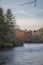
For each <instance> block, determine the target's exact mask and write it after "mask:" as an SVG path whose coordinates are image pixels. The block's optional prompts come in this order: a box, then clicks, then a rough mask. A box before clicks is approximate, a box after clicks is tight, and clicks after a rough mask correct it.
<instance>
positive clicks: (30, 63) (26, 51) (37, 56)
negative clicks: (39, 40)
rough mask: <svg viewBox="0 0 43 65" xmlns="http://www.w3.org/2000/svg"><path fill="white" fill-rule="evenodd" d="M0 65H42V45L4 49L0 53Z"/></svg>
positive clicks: (26, 45)
mask: <svg viewBox="0 0 43 65" xmlns="http://www.w3.org/2000/svg"><path fill="white" fill-rule="evenodd" d="M0 65H43V44H24V45H23V47H15V48H5V49H3V50H1V51H0Z"/></svg>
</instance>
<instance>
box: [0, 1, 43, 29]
mask: <svg viewBox="0 0 43 65" xmlns="http://www.w3.org/2000/svg"><path fill="white" fill-rule="evenodd" d="M31 1H34V0H0V7H2V8H3V9H4V11H6V10H7V9H8V8H10V9H11V10H12V13H13V15H14V16H15V18H16V23H17V25H19V27H20V29H23V30H24V29H27V30H35V29H39V28H41V27H43V0H37V5H36V7H34V4H27V5H24V6H19V4H23V3H28V2H31Z"/></svg>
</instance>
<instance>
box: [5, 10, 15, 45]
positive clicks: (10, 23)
mask: <svg viewBox="0 0 43 65" xmlns="http://www.w3.org/2000/svg"><path fill="white" fill-rule="evenodd" d="M5 17H6V23H7V42H8V44H9V43H12V44H13V43H15V17H13V15H12V12H11V10H10V9H8V10H7V12H6V16H5Z"/></svg>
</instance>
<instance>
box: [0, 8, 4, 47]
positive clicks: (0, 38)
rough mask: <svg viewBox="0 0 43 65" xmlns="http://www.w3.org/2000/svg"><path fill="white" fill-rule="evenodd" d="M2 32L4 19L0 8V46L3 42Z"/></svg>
mask: <svg viewBox="0 0 43 65" xmlns="http://www.w3.org/2000/svg"><path fill="white" fill-rule="evenodd" d="M4 30H5V17H4V14H3V9H2V8H1V7H0V44H1V43H2V44H1V45H3V42H4V40H5V37H4ZM1 45H0V46H1Z"/></svg>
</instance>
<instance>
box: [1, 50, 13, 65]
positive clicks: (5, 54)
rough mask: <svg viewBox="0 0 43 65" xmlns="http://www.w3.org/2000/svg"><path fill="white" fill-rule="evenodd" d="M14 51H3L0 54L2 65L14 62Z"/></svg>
mask: <svg viewBox="0 0 43 65" xmlns="http://www.w3.org/2000/svg"><path fill="white" fill-rule="evenodd" d="M12 51H13V50H12V49H11V50H8V51H1V52H0V65H6V64H8V63H10V62H11V61H13V58H14V55H13V52H12Z"/></svg>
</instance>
